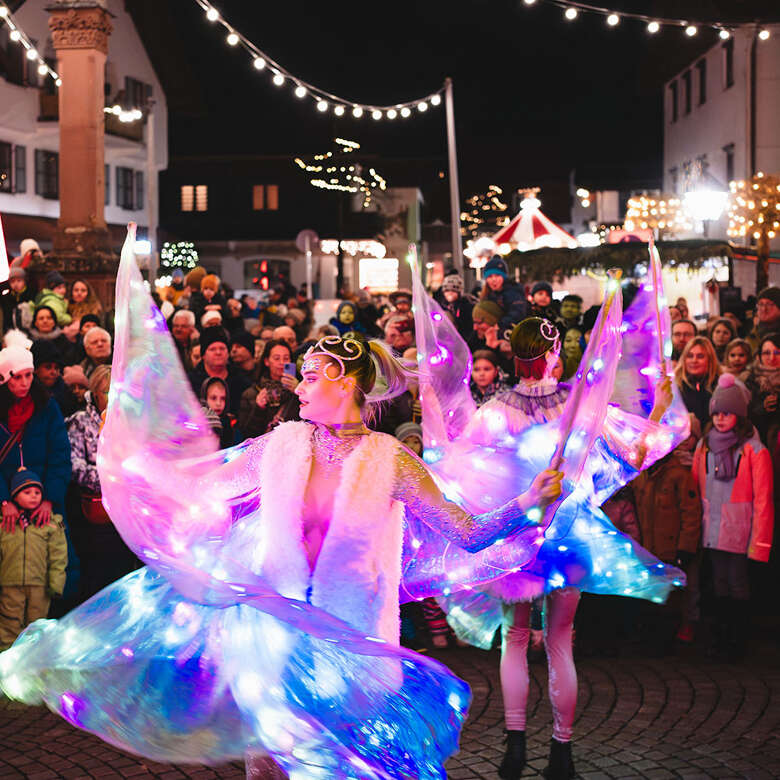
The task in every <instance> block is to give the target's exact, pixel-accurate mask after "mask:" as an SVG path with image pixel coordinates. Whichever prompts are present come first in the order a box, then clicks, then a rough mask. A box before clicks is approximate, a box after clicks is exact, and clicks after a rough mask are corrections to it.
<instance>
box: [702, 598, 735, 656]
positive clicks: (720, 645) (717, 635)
mask: <svg viewBox="0 0 780 780" xmlns="http://www.w3.org/2000/svg"><path fill="white" fill-rule="evenodd" d="M730 605H731V599H729V598H727V597H724V596H718V597H717V598H716V599H715V620H714V622H713V624H712V641H711V643H710V646H709V647H708V648H707V656H708V657H709V658H712V659H713V660H716V661H725V660H726V649H727V646H728V632H729V616H730V615H729V608H730Z"/></svg>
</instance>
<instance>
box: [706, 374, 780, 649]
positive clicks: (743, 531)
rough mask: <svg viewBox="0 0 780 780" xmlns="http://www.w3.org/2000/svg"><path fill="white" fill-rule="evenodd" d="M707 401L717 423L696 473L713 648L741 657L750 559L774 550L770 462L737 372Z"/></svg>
mask: <svg viewBox="0 0 780 780" xmlns="http://www.w3.org/2000/svg"><path fill="white" fill-rule="evenodd" d="M709 406H710V415H711V418H712V422H711V424H710V425H708V426H707V430H706V431H705V434H704V437H703V438H702V440H701V441H700V442H699V445H698V447H697V448H696V452H695V454H694V456H693V475H694V478H695V479H696V482H697V485H698V488H699V495H700V496H701V502H702V527H703V532H702V546H703V547H704V551H705V555H706V556H707V558H708V559H709V562H710V565H711V567H712V583H713V590H714V592H715V599H716V605H715V612H716V623H715V631H714V636H713V639H714V642H713V645H712V647H711V648H710V653H711V654H712V655H714V656H715V657H717V658H720V659H725V660H728V661H730V662H737V661H740V660H742V658H743V657H744V654H745V650H746V646H747V642H748V638H749V634H750V611H751V610H750V603H749V599H750V584H749V578H748V560H749V559H750V560H754V561H760V562H763V563H766V562H767V561H768V560H769V553H770V552H771V549H772V534H773V530H774V504H773V490H772V461H771V457H770V454H769V450H767V448H766V447H764V445H763V444H762V443H761V439H759V437H758V434H757V432H756V430H755V428H754V427H753V424H752V423H751V422H750V420H749V419H748V417H747V412H748V396H747V392H746V390H745V389H743V388H742V387H740V386H739V384H738V381H737V380H735V378H734V376H733V374H722V375H721V377H720V379H719V380H718V385H717V387H716V388H715V391H714V392H713V394H712V398H711V399H710V404H709Z"/></svg>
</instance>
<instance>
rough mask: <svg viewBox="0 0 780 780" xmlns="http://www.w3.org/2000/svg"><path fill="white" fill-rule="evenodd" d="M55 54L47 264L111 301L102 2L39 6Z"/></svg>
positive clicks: (66, 0) (106, 23)
mask: <svg viewBox="0 0 780 780" xmlns="http://www.w3.org/2000/svg"><path fill="white" fill-rule="evenodd" d="M47 10H48V11H49V14H50V16H49V29H50V30H51V34H52V40H53V43H54V48H55V50H56V52H57V70H58V72H59V75H60V78H61V79H62V85H61V86H60V88H59V124H60V158H59V162H60V165H59V184H60V218H59V221H58V225H57V228H58V229H57V233H56V235H55V237H54V242H53V243H54V250H53V251H52V252H51V253H50V255H49V256H47V258H46V265H47V267H52V268H59V269H60V270H62V271H63V272H64V274H65V276H66V278H69V279H73V278H75V277H76V276H82V277H86V278H87V279H88V281H90V282H91V283H93V285H94V286H95V287H96V292H97V294H98V295H99V296H100V298H101V300H102V301H103V303H104V305H109V306H110V305H112V304H113V299H114V290H113V280H114V279H115V277H116V264H117V257H116V255H115V254H114V252H113V251H112V248H111V242H110V239H109V233H108V229H107V227H106V220H105V212H104V201H105V167H104V128H105V117H104V112H103V107H104V105H105V93H104V85H105V64H106V56H107V54H108V37H109V35H110V34H111V31H112V27H113V26H112V24H111V18H110V14H109V12H108V11H107V10H106V7H105V2H104V0H55V2H53V3H52V4H50V5H49V6H48V7H47Z"/></svg>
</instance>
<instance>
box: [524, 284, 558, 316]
mask: <svg viewBox="0 0 780 780" xmlns="http://www.w3.org/2000/svg"><path fill="white" fill-rule="evenodd" d="M529 303H530V306H529V309H528V314H529V315H530V316H533V317H544V318H545V319H548V320H552V321H553V322H554V321H555V320H556V318H557V316H558V312H557V311H556V309H555V307H554V306H553V288H552V285H551V284H550V283H549V282H544V281H542V282H534V284H533V286H532V287H531V295H530V301H529Z"/></svg>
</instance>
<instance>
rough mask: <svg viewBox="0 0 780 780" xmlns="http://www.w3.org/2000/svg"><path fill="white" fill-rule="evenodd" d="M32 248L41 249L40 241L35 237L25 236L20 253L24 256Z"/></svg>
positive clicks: (38, 250) (37, 250)
mask: <svg viewBox="0 0 780 780" xmlns="http://www.w3.org/2000/svg"><path fill="white" fill-rule="evenodd" d="M31 249H34V250H35V251H36V252H40V251H41V248H40V247H39V246H38V242H37V241H36V240H35V239H34V238H23V239H22V243H21V244H19V254H20V255H21V256H22V257H24V256H25V255H26V254H27V253H28V252H29V251H30V250H31Z"/></svg>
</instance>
